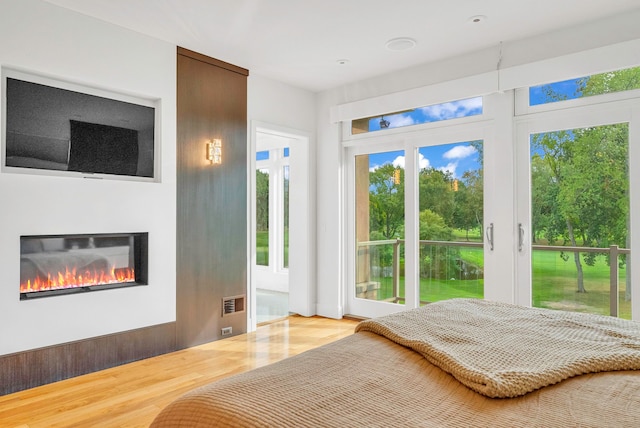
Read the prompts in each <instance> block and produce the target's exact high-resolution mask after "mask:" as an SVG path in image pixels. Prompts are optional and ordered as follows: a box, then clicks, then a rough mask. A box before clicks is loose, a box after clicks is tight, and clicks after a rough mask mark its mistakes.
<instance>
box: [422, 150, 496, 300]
mask: <svg viewBox="0 0 640 428" xmlns="http://www.w3.org/2000/svg"><path fill="white" fill-rule="evenodd" d="M418 161H419V176H418V180H419V210H420V213H419V219H420V302H421V304H426V303H429V302H435V301H438V300H444V299H449V298H453V297H477V298H482V297H483V296H484V253H483V244H482V241H483V232H482V231H483V226H482V212H483V169H482V141H471V142H462V143H456V144H446V145H439V146H430V147H422V148H421V149H420V150H419V159H418Z"/></svg>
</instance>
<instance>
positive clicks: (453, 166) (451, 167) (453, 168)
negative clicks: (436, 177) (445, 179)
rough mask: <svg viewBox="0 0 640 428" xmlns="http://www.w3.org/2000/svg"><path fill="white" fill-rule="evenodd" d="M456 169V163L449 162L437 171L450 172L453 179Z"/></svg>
mask: <svg viewBox="0 0 640 428" xmlns="http://www.w3.org/2000/svg"><path fill="white" fill-rule="evenodd" d="M456 168H458V162H449V163H448V164H447V165H445V166H441V167H439V168H438V169H439V170H440V171H442V172H450V173H451V175H452V176H453V177H455V176H456Z"/></svg>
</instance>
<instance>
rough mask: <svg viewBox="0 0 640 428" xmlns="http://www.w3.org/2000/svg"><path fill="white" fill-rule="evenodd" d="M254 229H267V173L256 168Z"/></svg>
mask: <svg viewBox="0 0 640 428" xmlns="http://www.w3.org/2000/svg"><path fill="white" fill-rule="evenodd" d="M256 230H257V231H266V230H269V173H268V172H267V171H261V170H256Z"/></svg>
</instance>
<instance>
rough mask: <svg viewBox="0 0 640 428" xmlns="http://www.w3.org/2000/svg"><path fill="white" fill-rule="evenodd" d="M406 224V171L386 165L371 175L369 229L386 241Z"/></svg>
mask: <svg viewBox="0 0 640 428" xmlns="http://www.w3.org/2000/svg"><path fill="white" fill-rule="evenodd" d="M403 224H404V169H402V168H396V167H394V166H393V165H391V164H385V165H382V166H380V167H378V168H376V170H375V171H373V172H371V173H369V229H370V231H372V232H373V231H378V232H380V233H381V234H382V236H383V237H384V238H385V239H393V238H397V237H398V236H399V233H398V232H399V230H400V228H401V227H402V225H403Z"/></svg>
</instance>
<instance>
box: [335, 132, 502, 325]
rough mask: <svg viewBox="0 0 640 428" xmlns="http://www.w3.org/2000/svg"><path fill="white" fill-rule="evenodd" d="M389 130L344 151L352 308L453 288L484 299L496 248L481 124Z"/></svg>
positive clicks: (413, 303) (371, 310)
mask: <svg viewBox="0 0 640 428" xmlns="http://www.w3.org/2000/svg"><path fill="white" fill-rule="evenodd" d="M391 138H393V137H391ZM391 138H389V139H381V141H380V142H376V143H371V144H368V145H366V146H365V145H358V146H353V147H350V148H349V149H348V150H347V153H348V156H349V172H348V174H349V196H348V197H349V200H350V208H351V211H350V216H349V217H350V220H351V223H350V230H349V234H348V236H349V242H348V243H347V246H348V248H350V252H351V254H352V259H351V260H353V263H352V266H353V267H352V269H351V270H350V272H349V276H350V278H349V284H350V287H349V290H348V295H347V302H346V303H347V311H348V313H351V314H355V315H360V316H378V315H381V314H386V313H392V312H396V311H399V310H402V309H405V308H413V307H417V306H419V305H422V304H426V303H429V302H433V301H437V300H442V299H447V298H452V297H480V298H482V297H483V296H484V292H483V287H484V277H485V272H484V252H485V251H489V249H488V247H486V245H485V240H486V238H485V236H487V235H486V228H485V224H484V222H485V220H484V205H485V197H484V195H485V194H486V193H487V192H485V183H484V179H483V178H484V168H483V148H484V129H483V128H482V127H480V126H461V127H456V129H447V130H431V131H425V132H421V133H420V135H418V136H412V137H411V138H406V137H405V138H402V139H398V138H397V137H396V138H395V141H392V140H391ZM488 193H489V194H491V192H488Z"/></svg>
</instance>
